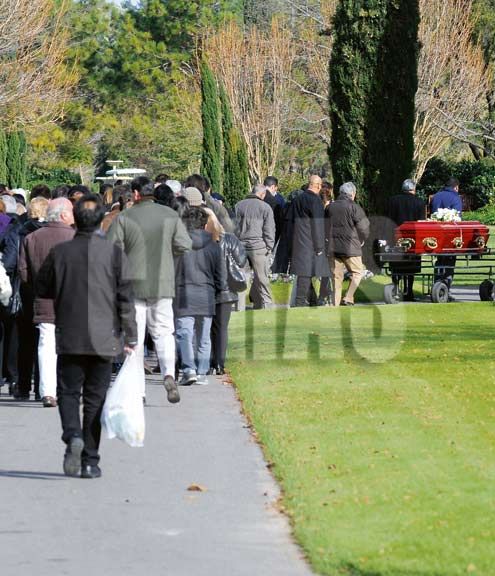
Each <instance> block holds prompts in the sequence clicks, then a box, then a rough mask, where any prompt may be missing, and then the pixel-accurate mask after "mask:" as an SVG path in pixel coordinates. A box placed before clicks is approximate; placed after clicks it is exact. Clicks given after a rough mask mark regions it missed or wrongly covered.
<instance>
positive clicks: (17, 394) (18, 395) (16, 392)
mask: <svg viewBox="0 0 495 576" xmlns="http://www.w3.org/2000/svg"><path fill="white" fill-rule="evenodd" d="M12 396H13V397H14V398H15V399H16V400H29V396H30V394H29V392H21V390H20V388H19V384H14V385H13V389H12Z"/></svg>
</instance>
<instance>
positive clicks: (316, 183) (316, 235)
mask: <svg viewBox="0 0 495 576" xmlns="http://www.w3.org/2000/svg"><path fill="white" fill-rule="evenodd" d="M321 184H322V180H321V178H320V177H319V176H317V175H316V174H314V175H313V176H311V177H310V179H309V183H308V186H307V188H306V190H304V191H303V192H302V193H301V194H299V195H298V196H296V198H294V200H293V201H292V202H291V204H290V207H289V210H288V212H287V238H288V242H289V258H290V272H291V274H295V275H296V276H297V281H296V298H295V305H296V306H307V305H308V304H316V293H315V292H314V288H313V284H312V278H313V277H320V278H321V277H325V276H326V277H328V275H329V270H328V264H327V262H326V260H325V254H324V250H325V227H324V216H325V213H324V210H323V204H322V202H321V199H320V190H321Z"/></svg>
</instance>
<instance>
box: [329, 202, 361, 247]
mask: <svg viewBox="0 0 495 576" xmlns="http://www.w3.org/2000/svg"><path fill="white" fill-rule="evenodd" d="M369 233H370V222H369V220H368V218H366V214H365V213H364V210H363V209H362V208H361V206H359V205H358V204H356V203H355V202H353V201H352V200H351V199H350V198H347V197H346V196H339V197H338V198H337V200H336V201H335V202H331V203H330V204H329V205H328V206H327V207H326V209H325V239H326V243H327V253H328V255H329V256H330V255H333V254H337V255H338V256H346V257H350V256H362V253H363V252H362V248H361V244H362V243H363V242H364V241H365V240H366V239H367V238H368V236H369Z"/></svg>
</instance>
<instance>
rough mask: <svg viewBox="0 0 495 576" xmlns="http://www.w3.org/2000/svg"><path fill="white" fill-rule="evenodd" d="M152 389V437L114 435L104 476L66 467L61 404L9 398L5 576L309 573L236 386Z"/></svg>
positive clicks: (3, 431)
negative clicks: (171, 395)
mask: <svg viewBox="0 0 495 576" xmlns="http://www.w3.org/2000/svg"><path fill="white" fill-rule="evenodd" d="M147 394H148V405H147V407H146V418H147V438H146V446H145V448H142V449H132V448H129V447H127V446H125V445H124V444H122V443H121V442H119V441H118V440H112V441H108V440H104V441H103V442H102V450H101V454H102V461H101V466H102V469H103V474H104V475H103V477H102V478H101V479H99V480H81V479H73V478H67V477H65V476H63V474H61V464H62V454H63V445H62V443H61V441H60V440H59V436H60V429H59V419H58V413H57V411H56V410H53V409H47V408H42V407H41V405H40V404H38V403H35V402H34V401H31V402H29V403H17V402H15V401H13V400H11V399H10V398H8V397H6V396H3V397H1V398H0V554H1V563H0V573H1V574H2V576H28V575H29V576H48V575H50V576H60V575H64V574H66V575H70V576H79V575H84V576H87V575H88V574H91V575H94V576H114V575H115V576H117V575H118V576H134V575H136V576H137V575H140V576H310V574H311V572H310V570H309V569H308V568H307V566H306V564H305V562H304V561H303V560H302V555H301V552H300V551H299V549H298V548H297V547H296V546H295V545H294V544H293V543H292V542H291V539H290V535H289V528H288V523H287V521H286V519H285V518H284V517H283V516H281V515H280V514H279V513H278V512H276V510H275V506H274V504H275V502H276V499H277V497H278V491H277V487H276V485H275V483H274V482H273V480H272V478H271V476H270V474H269V472H268V470H267V469H266V466H265V463H264V461H263V458H262V454H261V451H260V449H259V447H258V446H257V444H256V443H255V442H254V441H253V440H252V437H251V436H250V433H249V430H248V429H247V427H246V424H245V422H244V420H243V418H242V417H241V415H240V407H239V403H238V402H237V400H236V398H235V394H234V391H233V390H232V388H230V387H228V386H225V385H223V384H222V383H220V382H219V380H217V379H215V378H210V385H209V386H204V387H201V386H194V387H191V388H187V389H182V395H183V399H182V402H181V403H180V404H179V405H177V406H172V405H170V404H168V403H167V401H166V398H165V394H164V391H163V389H162V387H161V385H160V384H159V382H158V381H156V380H155V381H151V382H148V386H147ZM193 483H197V484H200V485H203V486H204V487H206V488H207V491H206V492H188V491H187V488H188V486H190V485H191V484H193Z"/></svg>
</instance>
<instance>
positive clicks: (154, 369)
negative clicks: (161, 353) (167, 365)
mask: <svg viewBox="0 0 495 576" xmlns="http://www.w3.org/2000/svg"><path fill="white" fill-rule="evenodd" d="M161 372H162V371H161V370H160V364H157V365H156V366H155V367H154V368H153V374H161Z"/></svg>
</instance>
